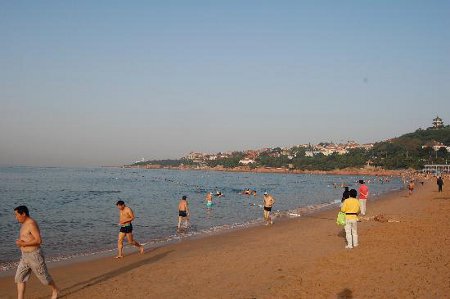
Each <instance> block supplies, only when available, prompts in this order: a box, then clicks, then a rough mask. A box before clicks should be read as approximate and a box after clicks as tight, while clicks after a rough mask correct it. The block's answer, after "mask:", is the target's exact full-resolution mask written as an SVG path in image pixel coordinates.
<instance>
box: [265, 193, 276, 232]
mask: <svg viewBox="0 0 450 299" xmlns="http://www.w3.org/2000/svg"><path fill="white" fill-rule="evenodd" d="M274 203H275V198H273V197H272V195H270V194H268V193H267V192H264V220H265V221H266V225H269V224H273V222H272V218H271V217H270V212H271V211H272V206H273V204H274Z"/></svg>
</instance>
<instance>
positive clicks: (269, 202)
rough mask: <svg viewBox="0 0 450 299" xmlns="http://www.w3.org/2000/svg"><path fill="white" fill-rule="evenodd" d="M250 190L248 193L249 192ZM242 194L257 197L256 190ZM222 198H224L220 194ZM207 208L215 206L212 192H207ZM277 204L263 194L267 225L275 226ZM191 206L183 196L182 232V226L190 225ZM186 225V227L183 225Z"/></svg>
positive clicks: (179, 208) (179, 209)
mask: <svg viewBox="0 0 450 299" xmlns="http://www.w3.org/2000/svg"><path fill="white" fill-rule="evenodd" d="M247 190H248V192H247ZM241 194H245V195H253V196H256V191H255V190H250V189H246V190H244V191H243V192H242V193H241ZM216 196H218V195H216ZM220 196H223V194H222V193H220ZM205 199H206V207H208V208H210V207H212V206H213V194H212V192H207V193H206V196H205ZM274 204H275V198H274V197H273V196H272V195H270V194H269V193H267V192H264V194H263V209H264V213H263V215H264V221H265V222H266V225H269V224H273V221H272V217H271V216H270V212H271V211H272V207H273V205H274ZM189 216H190V212H189V204H188V201H187V196H186V195H183V196H182V197H181V199H180V201H179V203H178V225H177V229H178V230H180V229H181V227H182V226H184V227H187V226H188V225H189ZM183 223H184V225H183Z"/></svg>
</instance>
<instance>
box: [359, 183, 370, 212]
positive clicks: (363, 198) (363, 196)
mask: <svg viewBox="0 0 450 299" xmlns="http://www.w3.org/2000/svg"><path fill="white" fill-rule="evenodd" d="M358 183H359V184H360V185H361V186H359V190H358V192H359V204H360V206H361V215H363V216H364V215H366V202H367V198H368V197H369V187H367V185H366V184H365V183H364V180H359V181H358Z"/></svg>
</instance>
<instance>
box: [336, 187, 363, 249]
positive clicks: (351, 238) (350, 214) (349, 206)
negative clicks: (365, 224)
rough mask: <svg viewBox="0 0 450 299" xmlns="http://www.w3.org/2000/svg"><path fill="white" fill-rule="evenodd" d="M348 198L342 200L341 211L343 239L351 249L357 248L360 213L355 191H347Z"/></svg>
mask: <svg viewBox="0 0 450 299" xmlns="http://www.w3.org/2000/svg"><path fill="white" fill-rule="evenodd" d="M349 196H350V197H349V198H347V199H346V200H344V203H343V204H342V207H341V211H342V212H344V213H345V227H344V229H345V238H346V239H347V246H345V248H347V249H351V248H353V247H356V246H358V213H359V211H360V202H361V201H360V200H359V201H358V200H357V199H356V196H357V192H356V190H355V189H351V190H350V191H349Z"/></svg>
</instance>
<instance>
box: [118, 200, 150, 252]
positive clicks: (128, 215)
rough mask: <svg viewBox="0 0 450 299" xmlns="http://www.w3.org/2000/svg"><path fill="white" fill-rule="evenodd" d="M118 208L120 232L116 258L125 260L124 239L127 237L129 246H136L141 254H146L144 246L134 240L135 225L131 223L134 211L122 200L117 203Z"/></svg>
mask: <svg viewBox="0 0 450 299" xmlns="http://www.w3.org/2000/svg"><path fill="white" fill-rule="evenodd" d="M116 206H117V208H118V209H119V212H120V217H119V225H120V232H119V238H118V241H117V249H118V254H117V256H116V259H118V258H123V239H125V237H127V240H128V244H132V245H134V246H136V247H137V248H139V252H140V253H144V246H142V245H141V244H139V243H138V242H137V241H136V240H134V239H133V225H132V224H131V221H133V220H134V213H133V210H131V209H130V208H129V207H127V206H126V205H125V203H124V202H123V201H122V200H119V201H118V202H117V203H116Z"/></svg>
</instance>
